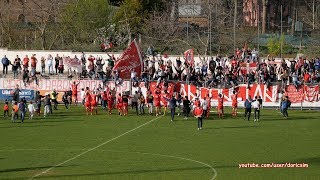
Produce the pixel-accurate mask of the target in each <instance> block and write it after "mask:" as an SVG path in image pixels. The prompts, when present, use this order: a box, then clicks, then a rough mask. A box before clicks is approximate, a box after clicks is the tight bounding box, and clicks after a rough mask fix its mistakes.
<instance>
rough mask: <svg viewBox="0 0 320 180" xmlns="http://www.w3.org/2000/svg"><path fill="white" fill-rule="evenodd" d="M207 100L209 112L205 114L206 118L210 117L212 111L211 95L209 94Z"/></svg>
mask: <svg viewBox="0 0 320 180" xmlns="http://www.w3.org/2000/svg"><path fill="white" fill-rule="evenodd" d="M206 101H207V114H205V116H206V118H208V117H209V115H210V111H211V97H210V96H209V94H208V95H207V97H206Z"/></svg>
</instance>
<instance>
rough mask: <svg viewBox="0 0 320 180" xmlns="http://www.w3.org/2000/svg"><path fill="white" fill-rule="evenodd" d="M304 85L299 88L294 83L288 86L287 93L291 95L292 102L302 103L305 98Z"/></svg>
mask: <svg viewBox="0 0 320 180" xmlns="http://www.w3.org/2000/svg"><path fill="white" fill-rule="evenodd" d="M303 89H304V88H303V86H301V87H299V88H298V89H297V88H296V87H295V86H294V85H289V86H287V87H286V92H285V95H286V96H288V97H289V100H290V101H291V102H292V103H301V102H302V101H303V99H304V92H303Z"/></svg>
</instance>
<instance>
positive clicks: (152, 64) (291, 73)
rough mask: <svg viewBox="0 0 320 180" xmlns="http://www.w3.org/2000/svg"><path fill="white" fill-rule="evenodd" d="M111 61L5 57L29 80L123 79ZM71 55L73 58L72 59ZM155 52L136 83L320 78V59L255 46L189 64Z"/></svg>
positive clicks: (306, 80) (134, 79) (284, 82)
mask: <svg viewBox="0 0 320 180" xmlns="http://www.w3.org/2000/svg"><path fill="white" fill-rule="evenodd" d="M108 57H109V58H107V59H103V58H102V57H94V56H92V55H88V56H87V55H86V54H85V53H82V54H81V57H80V59H78V57H77V56H75V57H73V58H72V59H73V60H74V61H77V62H79V63H80V64H81V68H78V69H77V70H75V69H73V68H72V67H68V68H67V73H66V72H64V69H65V66H64V60H65V58H66V57H61V56H59V55H58V54H57V55H56V56H55V57H53V56H52V55H51V54H48V56H47V57H41V58H40V63H41V70H40V71H38V70H39V69H37V68H36V67H37V63H38V60H37V58H36V55H35V54H33V55H32V56H31V57H30V58H29V57H28V55H26V56H25V57H24V58H23V59H22V60H21V59H20V57H19V56H18V55H17V56H16V58H15V59H14V60H9V59H8V58H7V57H6V56H4V57H3V58H2V65H3V74H4V75H6V74H8V67H9V66H10V65H11V67H12V73H13V78H19V77H21V78H22V79H23V81H24V82H25V84H27V83H30V81H32V80H34V81H35V82H36V83H37V82H38V78H39V76H40V77H44V78H46V77H47V76H49V75H60V76H64V77H68V78H73V77H77V78H90V79H100V80H102V81H103V82H107V81H115V82H116V83H121V81H122V80H121V79H120V78H119V72H117V70H115V69H113V67H114V65H115V63H116V61H117V59H116V58H115V56H114V55H109V54H108ZM68 58H70V57H68ZM172 59H173V58H171V57H166V58H164V57H162V56H159V55H156V54H155V53H154V51H153V49H152V48H150V47H149V48H148V50H147V52H146V53H145V56H144V69H143V71H142V73H141V76H139V77H138V76H137V73H136V72H134V71H132V72H131V80H132V82H133V83H134V85H136V84H137V82H140V81H143V82H145V83H146V84H148V82H150V81H161V80H162V81H171V80H178V81H183V82H186V83H190V84H194V85H196V86H198V87H203V86H205V87H209V88H211V87H219V88H223V87H235V86H237V85H238V84H244V83H245V84H247V85H248V88H249V87H250V84H253V83H259V84H262V83H263V84H265V85H267V86H271V85H272V84H275V83H277V84H280V85H281V87H282V88H284V87H285V86H286V85H287V84H289V83H293V84H294V85H295V86H296V87H297V88H298V87H299V86H300V85H301V84H313V83H319V82H320V59H319V58H308V59H307V58H305V57H298V58H296V59H290V60H284V59H282V60H276V59H274V58H272V57H270V56H267V57H266V58H265V59H263V58H259V52H258V51H257V50H256V49H252V50H251V49H249V48H242V49H236V50H235V53H234V55H231V56H219V55H217V56H214V57H200V56H199V61H198V60H197V61H196V62H194V63H193V62H187V61H185V59H184V57H183V56H181V57H178V58H174V60H172Z"/></svg>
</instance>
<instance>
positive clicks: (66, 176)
mask: <svg viewBox="0 0 320 180" xmlns="http://www.w3.org/2000/svg"><path fill="white" fill-rule="evenodd" d="M205 169H207V170H210V168H209V167H190V168H172V169H169V168H163V169H141V170H129V171H115V172H103V173H87V174H67V175H57V176H41V178H63V177H64V178H72V177H82V176H103V175H106V176H107V175H123V174H144V173H165V172H175V171H189V170H191V171H192V170H205ZM92 179H94V178H93V177H92Z"/></svg>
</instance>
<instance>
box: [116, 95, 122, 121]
mask: <svg viewBox="0 0 320 180" xmlns="http://www.w3.org/2000/svg"><path fill="white" fill-rule="evenodd" d="M122 104H123V103H122V96H121V93H119V94H118V97H117V109H118V112H119V115H120V116H122V114H123V107H122Z"/></svg>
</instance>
